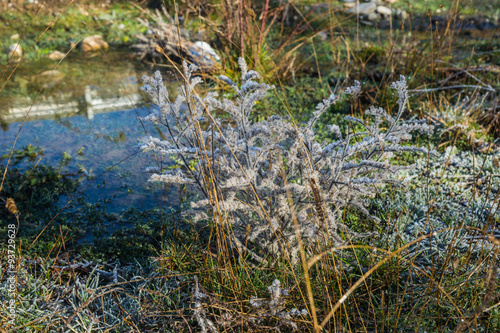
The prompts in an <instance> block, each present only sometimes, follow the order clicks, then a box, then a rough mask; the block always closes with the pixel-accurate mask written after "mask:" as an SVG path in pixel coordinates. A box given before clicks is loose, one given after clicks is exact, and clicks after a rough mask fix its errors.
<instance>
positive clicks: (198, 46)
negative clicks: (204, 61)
mask: <svg viewBox="0 0 500 333" xmlns="http://www.w3.org/2000/svg"><path fill="white" fill-rule="evenodd" d="M191 51H194V52H195V53H197V54H199V55H200V56H201V55H204V56H205V58H208V57H212V58H214V60H215V61H219V60H220V56H219V55H218V54H217V52H215V50H214V49H213V48H212V47H211V46H210V45H209V44H208V43H207V42H201V41H197V42H195V43H194V44H193V48H192V49H191Z"/></svg>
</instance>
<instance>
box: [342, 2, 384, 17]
mask: <svg viewBox="0 0 500 333" xmlns="http://www.w3.org/2000/svg"><path fill="white" fill-rule="evenodd" d="M375 9H377V5H376V4H375V3H373V2H366V3H360V4H359V5H357V6H356V7H352V8H349V9H348V10H347V12H348V13H351V14H358V15H368V14H370V13H373V12H374V11H375Z"/></svg>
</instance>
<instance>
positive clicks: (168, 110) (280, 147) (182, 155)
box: [140, 58, 432, 261]
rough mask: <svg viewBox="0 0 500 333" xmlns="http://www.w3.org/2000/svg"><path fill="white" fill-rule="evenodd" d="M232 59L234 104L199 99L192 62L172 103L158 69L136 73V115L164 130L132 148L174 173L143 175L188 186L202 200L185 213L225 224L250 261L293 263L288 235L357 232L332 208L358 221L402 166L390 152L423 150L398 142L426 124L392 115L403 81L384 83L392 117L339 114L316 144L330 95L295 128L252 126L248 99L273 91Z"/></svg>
mask: <svg viewBox="0 0 500 333" xmlns="http://www.w3.org/2000/svg"><path fill="white" fill-rule="evenodd" d="M239 65H240V68H241V72H242V73H241V85H240V86H239V85H237V84H236V83H235V82H233V81H232V80H231V79H230V78H228V77H226V76H221V77H220V79H221V80H222V81H224V82H225V83H227V84H228V85H229V86H230V87H231V88H232V89H234V91H235V92H236V97H235V99H234V100H230V99H226V98H219V97H218V94H217V93H216V92H209V93H207V94H206V96H205V97H204V98H201V97H200V96H199V95H198V94H197V93H196V92H195V90H194V89H195V86H196V85H197V84H198V83H200V82H201V81H202V80H201V79H200V78H199V77H193V76H192V73H193V71H195V70H196V66H194V65H191V66H188V65H187V64H186V63H184V64H183V67H184V79H185V82H183V84H182V85H181V87H180V93H179V96H178V97H177V99H176V100H175V102H172V101H171V100H170V98H169V94H168V91H167V89H166V88H165V86H164V84H163V82H162V76H161V74H160V72H156V73H155V76H154V77H148V76H144V77H143V80H144V83H145V85H144V86H143V88H142V89H143V90H144V91H145V92H147V93H148V94H149V95H150V96H151V97H152V98H153V100H154V102H155V103H156V104H157V105H158V109H157V110H156V111H154V112H153V113H152V114H150V115H149V116H147V117H146V118H145V119H147V120H149V121H152V122H154V123H155V124H159V125H162V126H164V127H165V128H166V135H167V138H166V139H165V140H160V139H158V138H154V137H149V138H146V139H144V140H143V142H142V144H141V145H140V147H141V149H143V150H144V151H147V150H153V151H155V152H157V153H160V154H163V155H167V156H172V155H174V156H176V157H177V158H178V159H179V160H180V168H177V169H175V170H159V169H158V168H150V169H149V170H148V171H150V172H152V173H153V175H152V177H151V179H150V180H151V181H160V182H166V183H177V184H188V186H193V187H196V188H197V189H198V190H199V191H200V193H201V194H200V195H201V196H202V197H201V198H200V199H199V200H195V201H194V202H192V204H191V211H190V215H191V217H193V218H194V219H196V220H199V219H207V218H210V217H211V218H213V220H214V221H215V223H218V224H219V226H221V227H223V226H230V227H231V228H230V230H231V231H232V232H231V246H234V247H236V248H237V249H238V250H239V251H241V252H246V253H249V254H250V256H251V257H252V258H253V259H254V260H258V261H262V260H265V259H264V258H263V257H262V254H261V253H264V254H265V255H273V256H278V255H281V254H283V253H285V254H287V255H289V256H290V257H291V258H292V260H294V259H295V258H297V253H298V251H299V246H298V239H297V238H298V237H297V236H298V235H300V236H301V238H302V240H303V241H304V244H306V245H312V244H320V243H321V244H323V245H326V244H328V245H329V246H332V245H333V246H337V245H341V244H343V243H344V241H343V239H342V237H341V234H340V232H341V231H342V232H344V233H348V234H350V236H358V237H359V236H363V235H359V234H355V233H354V232H352V231H350V230H349V229H348V228H347V227H346V226H345V225H344V224H343V223H341V212H342V210H343V209H344V208H345V207H348V206H349V207H354V208H356V209H358V210H359V211H361V212H362V213H364V214H366V216H367V217H368V216H369V212H368V211H367V210H366V198H369V197H372V196H373V195H374V194H375V192H376V188H377V187H378V186H383V185H384V184H386V183H388V182H396V181H397V180H396V177H395V173H396V172H397V171H398V169H400V168H402V167H401V166H396V165H393V164H391V163H390V161H391V158H392V157H393V156H394V155H395V154H398V153H402V152H421V153H428V151H427V150H426V149H425V148H417V147H413V146H408V145H402V143H403V142H405V141H407V140H409V139H411V135H410V133H411V132H413V131H420V132H424V133H427V132H428V131H430V130H431V129H432V126H428V125H427V124H425V123H421V122H403V121H402V120H401V116H402V114H403V112H404V110H405V106H406V104H407V102H408V93H407V85H406V80H405V78H404V77H401V78H400V80H399V81H397V82H394V83H393V84H392V86H391V87H392V88H393V89H395V90H396V92H397V95H398V104H399V108H398V111H397V113H396V114H395V116H391V115H389V114H387V113H386V111H384V110H383V109H382V108H376V107H371V108H369V109H368V110H367V111H366V115H367V116H370V117H367V118H372V119H374V121H373V122H371V123H370V122H365V121H362V120H360V119H357V118H354V117H346V120H348V122H349V123H350V125H349V126H348V127H347V129H346V131H345V132H344V133H342V131H341V129H340V128H339V126H337V125H335V124H332V125H330V126H329V127H328V129H329V130H330V131H331V132H332V133H334V135H335V136H336V141H334V142H331V143H327V142H319V141H318V139H317V136H316V133H315V123H316V122H317V120H318V119H319V118H320V117H321V115H322V114H323V113H324V112H326V111H327V110H328V108H329V107H330V106H332V105H333V104H335V103H336V102H337V101H338V100H339V96H337V95H336V94H332V95H331V96H330V97H329V98H328V99H326V100H323V102H321V103H319V105H318V106H317V107H316V110H315V111H314V114H313V116H312V118H311V119H310V120H309V121H308V122H307V123H306V124H303V125H300V126H297V125H295V124H294V122H293V121H290V120H289V119H287V118H284V117H281V116H277V115H276V116H272V117H269V118H268V119H267V120H264V121H259V122H253V121H252V120H251V113H252V110H253V107H254V105H255V103H256V102H258V101H260V100H262V99H263V98H264V97H265V96H266V95H267V92H268V90H270V89H273V88H274V87H272V86H269V85H267V84H264V83H258V82H257V80H258V79H259V74H258V73H257V72H255V71H253V70H248V69H247V65H246V63H245V61H244V60H243V59H241V58H240V59H239ZM360 89H361V87H360V84H359V82H356V84H355V85H354V86H353V87H350V88H348V89H347V90H346V94H348V95H353V96H356V95H358V94H359V92H360ZM181 106H183V107H182V109H181ZM184 106H187V111H186V112H183V111H182V110H183V109H185V107H184ZM215 111H224V112H226V113H227V114H228V115H229V118H230V120H229V121H226V120H224V121H222V120H221V119H219V118H214V116H213V115H214V114H215ZM360 127H361V128H362V130H361V131H357V132H356V131H355V129H356V128H358V129H359V128H360ZM382 127H384V128H385V129H386V130H382V129H381V128H382ZM294 221H295V222H296V223H294ZM297 226H298V227H297ZM228 230H229V229H228ZM258 253H259V254H258Z"/></svg>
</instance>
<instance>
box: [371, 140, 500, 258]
mask: <svg viewBox="0 0 500 333" xmlns="http://www.w3.org/2000/svg"><path fill="white" fill-rule="evenodd" d="M402 176H404V177H406V178H407V179H408V180H409V181H408V186H409V188H410V191H408V192H407V193H406V195H396V196H394V197H393V198H392V199H391V200H390V201H386V202H384V203H383V204H382V203H376V204H377V205H378V206H379V207H378V209H380V211H382V212H384V211H385V212H387V213H389V212H392V213H393V214H394V213H396V215H397V216H399V218H398V219H397V220H395V221H388V224H389V225H390V228H389V229H388V230H387V233H386V234H385V235H384V237H383V238H385V239H386V241H387V242H388V244H389V246H393V247H395V246H396V244H398V243H400V242H401V241H403V243H409V242H411V241H413V240H415V239H417V238H419V237H421V236H423V235H429V234H431V233H434V234H433V236H432V237H429V238H427V239H424V240H422V241H421V242H418V243H417V244H415V245H414V246H411V247H410V248H409V249H408V251H409V253H413V256H414V258H415V260H416V262H417V263H419V264H420V265H422V266H434V267H439V266H441V265H444V264H446V262H447V260H448V259H447V257H448V256H449V253H450V252H453V253H457V254H459V256H460V257H464V258H465V257H466V255H467V256H469V255H473V256H474V255H477V254H479V253H480V252H481V251H486V252H488V251H491V250H492V244H491V243H490V242H488V241H486V240H485V238H484V237H482V238H481V237H480V235H481V233H479V232H477V230H484V231H485V232H486V233H488V234H495V235H497V237H498V235H499V234H498V230H495V221H499V220H500V202H499V200H498V190H499V188H500V165H499V164H498V156H496V155H495V154H489V155H488V154H482V155H476V154H474V152H472V151H462V152H459V151H458V150H457V148H455V147H448V148H447V149H446V150H445V152H443V153H442V154H439V156H438V157H437V158H433V159H430V160H429V161H427V160H424V159H423V160H419V161H417V162H416V164H415V167H414V168H412V169H411V170H406V171H404V172H403V174H402ZM403 207H404V208H403ZM468 227H474V228H477V229H476V231H474V230H473V229H470V228H468ZM446 229H449V230H446ZM481 239H482V240H481ZM383 241H384V240H383Z"/></svg>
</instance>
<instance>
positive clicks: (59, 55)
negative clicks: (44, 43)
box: [49, 51, 65, 60]
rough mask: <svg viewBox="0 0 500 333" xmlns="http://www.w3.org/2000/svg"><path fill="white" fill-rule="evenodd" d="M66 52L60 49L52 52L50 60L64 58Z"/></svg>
mask: <svg viewBox="0 0 500 333" xmlns="http://www.w3.org/2000/svg"><path fill="white" fill-rule="evenodd" d="M64 56H65V54H64V53H62V52H59V51H54V52H50V54H49V59H50V60H61V59H64Z"/></svg>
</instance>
